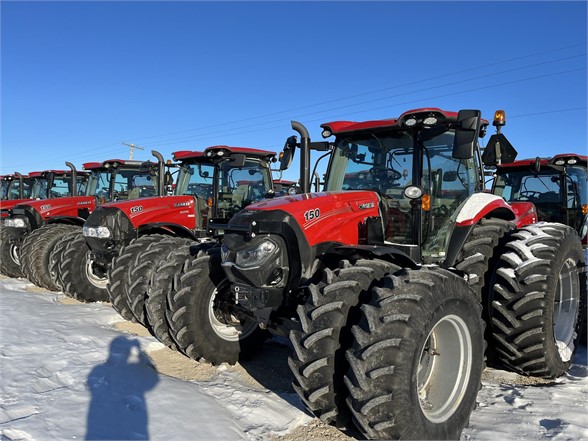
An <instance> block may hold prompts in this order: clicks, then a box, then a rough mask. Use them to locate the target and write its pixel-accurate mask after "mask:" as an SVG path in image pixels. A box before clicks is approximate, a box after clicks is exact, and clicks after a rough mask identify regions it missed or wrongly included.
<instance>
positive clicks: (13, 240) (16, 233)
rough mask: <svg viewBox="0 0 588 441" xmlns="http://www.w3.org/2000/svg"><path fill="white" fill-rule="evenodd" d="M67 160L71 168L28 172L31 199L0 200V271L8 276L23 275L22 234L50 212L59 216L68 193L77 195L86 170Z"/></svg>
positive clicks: (83, 181) (68, 198) (33, 227)
mask: <svg viewBox="0 0 588 441" xmlns="http://www.w3.org/2000/svg"><path fill="white" fill-rule="evenodd" d="M67 164H68V165H69V166H70V167H71V169H72V170H71V171H63V170H46V171H43V172H32V173H29V177H30V178H32V179H33V180H34V182H33V185H32V188H31V194H30V196H31V199H26V198H23V199H16V200H14V201H3V202H2V218H3V219H4V220H3V228H2V230H1V233H0V234H1V235H2V241H1V244H0V247H1V256H2V260H1V268H2V273H3V274H5V275H7V276H10V277H22V276H23V272H22V269H21V261H20V247H21V245H22V242H23V240H24V238H25V237H26V236H27V235H28V234H29V233H31V232H32V231H33V230H35V229H37V228H39V227H40V226H42V225H43V224H44V223H45V220H46V219H47V218H48V217H49V215H50V213H51V214H56V215H57V216H59V215H60V214H61V212H62V211H63V207H64V206H67V203H68V202H69V201H70V199H71V197H70V196H71V195H72V194H73V195H77V192H78V191H79V190H83V189H84V188H85V185H86V182H87V179H88V173H87V172H79V173H78V172H76V170H75V167H74V166H73V164H70V163H67ZM74 183H75V184H74ZM23 196H24V195H23ZM76 209H77V207H76ZM56 210H57V212H56Z"/></svg>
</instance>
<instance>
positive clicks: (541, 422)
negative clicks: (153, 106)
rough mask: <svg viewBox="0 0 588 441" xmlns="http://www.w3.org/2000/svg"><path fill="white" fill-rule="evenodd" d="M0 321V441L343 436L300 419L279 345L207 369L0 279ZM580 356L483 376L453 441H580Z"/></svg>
mask: <svg viewBox="0 0 588 441" xmlns="http://www.w3.org/2000/svg"><path fill="white" fill-rule="evenodd" d="M0 317H1V322H0V439H1V440H62V439H63V440H64V439H69V440H72V439H78V440H79V439H152V440H166V441H169V440H171V441H174V440H193V439H203V440H204V439H206V440H236V439H244V440H262V439H263V440H267V439H274V440H279V439H284V440H289V441H290V440H306V439H315V440H334V439H348V438H347V437H346V436H344V435H343V434H342V433H341V432H339V431H337V430H334V429H332V428H329V427H325V426H323V425H321V424H320V423H318V422H317V420H315V419H314V418H312V417H311V416H310V415H309V414H308V413H307V412H305V411H304V409H303V406H302V404H301V402H300V401H299V399H298V397H297V395H296V394H295V393H294V392H293V390H292V389H291V387H290V378H291V377H290V372H289V369H288V367H287V363H286V357H287V355H288V351H289V347H288V345H287V341H286V340H282V339H274V340H272V341H270V342H269V343H268V344H267V350H265V351H264V353H262V354H261V355H260V357H259V358H258V359H256V360H254V361H252V362H249V363H247V364H245V363H244V364H242V365H237V366H224V365H223V366H220V367H217V368H214V367H210V366H208V365H205V364H199V363H196V362H194V361H192V360H189V359H188V358H186V357H183V356H181V355H180V354H178V353H176V352H174V351H171V350H169V349H167V348H165V347H164V346H163V345H161V344H160V343H159V342H157V341H156V340H155V339H154V338H152V337H150V336H149V335H148V334H147V333H146V331H145V330H144V329H143V328H141V327H139V326H137V325H134V324H130V323H128V322H121V320H122V319H120V317H119V316H118V314H117V313H116V312H115V311H114V310H113V309H112V308H111V307H110V305H109V304H81V303H77V302H75V301H72V300H71V299H68V298H67V297H65V296H64V295H63V294H61V293H51V292H48V291H45V290H41V289H39V288H37V287H35V286H34V285H32V284H31V283H29V282H27V281H25V280H21V279H19V280H16V279H9V278H5V277H3V276H0ZM586 358H587V354H586V348H585V347H581V348H579V350H578V352H577V354H576V358H575V360H574V364H573V366H572V368H571V369H570V371H569V372H568V373H567V374H566V375H565V376H564V377H562V378H559V379H557V380H555V381H545V380H536V379H530V378H526V377H521V376H518V375H515V374H512V373H508V372H506V371H503V370H496V369H487V370H486V372H485V374H484V383H483V388H482V390H481V391H480V393H479V395H478V400H479V406H478V408H477V409H476V410H475V411H474V413H473V414H472V417H471V421H470V427H469V428H468V429H466V430H465V431H464V433H463V435H462V440H494V439H495V440H519V439H520V440H540V439H554V440H580V439H588V416H587V412H586V405H587V404H586V403H587V398H588V378H587V377H588V366H587V360H586ZM348 435H352V436H353V434H348Z"/></svg>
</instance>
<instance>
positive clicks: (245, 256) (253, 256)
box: [235, 239, 278, 268]
mask: <svg viewBox="0 0 588 441" xmlns="http://www.w3.org/2000/svg"><path fill="white" fill-rule="evenodd" d="M277 249H278V247H277V245H276V244H275V243H274V242H272V241H271V240H268V239H266V240H264V241H263V242H261V243H260V244H258V245H256V246H255V247H254V248H246V249H244V250H241V251H237V253H236V256H235V265H236V266H238V267H241V268H253V267H259V266H261V265H262V264H264V263H265V262H267V261H268V260H269V258H270V257H271V256H272V255H273V254H275V253H276V251H277Z"/></svg>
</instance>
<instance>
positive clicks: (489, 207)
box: [442, 193, 534, 268]
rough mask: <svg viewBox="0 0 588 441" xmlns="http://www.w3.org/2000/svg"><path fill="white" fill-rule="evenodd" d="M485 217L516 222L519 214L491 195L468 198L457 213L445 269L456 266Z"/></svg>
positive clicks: (482, 194) (448, 244)
mask: <svg viewBox="0 0 588 441" xmlns="http://www.w3.org/2000/svg"><path fill="white" fill-rule="evenodd" d="M531 206H532V204H531ZM533 209H534V208H533ZM485 217H488V218H490V217H494V218H499V219H504V220H508V221H516V219H517V213H516V212H515V210H513V208H512V207H511V206H510V205H509V204H507V203H506V202H505V201H504V199H503V198H501V197H500V196H496V195H493V194H490V193H475V194H473V195H471V196H470V197H468V198H467V199H466V200H465V201H464V202H463V203H462V204H461V206H460V207H459V208H458V211H457V213H456V217H455V223H454V225H453V228H452V229H451V231H450V233H449V234H450V237H449V240H448V242H447V248H446V251H445V260H444V261H443V263H442V266H443V267H445V268H451V267H453V266H454V265H455V262H456V260H457V256H458V255H459V252H460V251H461V249H462V248H463V245H464V244H465V242H466V241H467V239H468V237H469V236H470V233H471V232H472V230H473V229H474V227H475V226H476V224H477V223H478V222H480V220H482V219H483V218H485Z"/></svg>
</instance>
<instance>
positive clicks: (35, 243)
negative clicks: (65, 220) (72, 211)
mask: <svg viewBox="0 0 588 441" xmlns="http://www.w3.org/2000/svg"><path fill="white" fill-rule="evenodd" d="M79 228H80V227H79V226H77V225H66V224H48V225H43V226H42V227H40V228H37V229H36V230H34V231H32V232H31V234H29V235H28V236H26V237H25V239H24V240H23V243H22V246H21V268H22V271H23V273H24V274H25V276H26V277H27V279H29V280H30V281H31V282H33V283H34V284H35V285H37V286H39V287H41V288H46V289H48V290H50V291H59V290H60V289H61V287H60V286H58V285H57V284H56V283H55V281H54V278H53V277H52V276H51V271H50V260H49V258H50V256H51V252H52V251H53V248H54V247H55V245H56V244H57V242H59V240H61V238H62V237H63V236H64V235H65V234H67V233H69V232H72V231H75V230H79Z"/></svg>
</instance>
